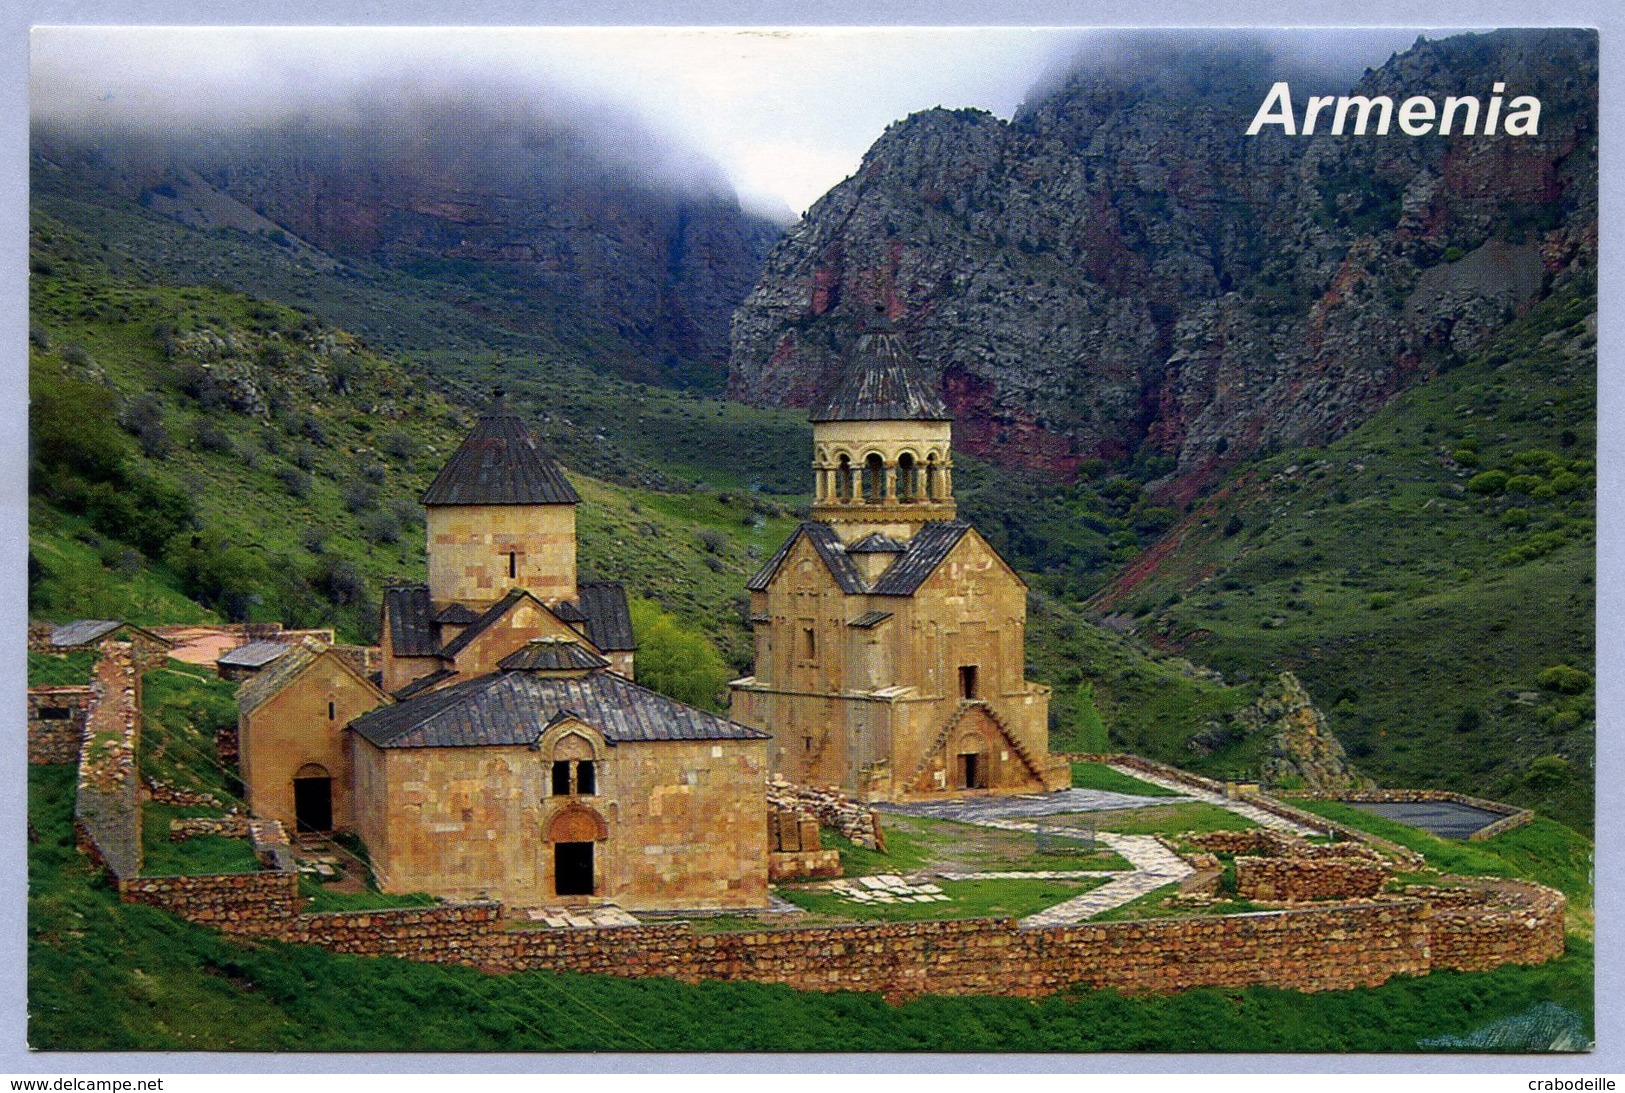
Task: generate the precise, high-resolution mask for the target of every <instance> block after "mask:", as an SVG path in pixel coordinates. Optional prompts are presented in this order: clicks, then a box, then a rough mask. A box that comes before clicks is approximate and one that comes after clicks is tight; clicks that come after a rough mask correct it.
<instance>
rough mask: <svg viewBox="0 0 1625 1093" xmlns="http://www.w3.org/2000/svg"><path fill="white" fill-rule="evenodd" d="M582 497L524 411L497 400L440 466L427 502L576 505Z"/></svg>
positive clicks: (426, 496)
mask: <svg viewBox="0 0 1625 1093" xmlns="http://www.w3.org/2000/svg"><path fill="white" fill-rule="evenodd" d="M580 501H581V498H580V496H579V495H578V494H577V493H576V491H575V489H574V488H573V487H572V486H571V485H570V483H569V482H568V481H567V480H566V479H565V477H564V472H563V471H561V470H560V469H559V465H558V464H557V463H555V462H554V461H553V460H552V459H551V458H549V457H548V456H546V455H543V454H542V452H541V449H539V448H538V447H537V446H536V440H535V438H534V437H532V436H531V435H530V432H529V430H527V429H526V428H525V424H524V422H522V421H521V420H520V419H519V415H518V414H516V413H514V411H512V410H510V409H508V408H507V407H506V406H503V405H497V406H494V407H492V408H491V409H490V410H488V411H486V412H485V413H484V414H481V415H480V420H479V422H478V423H477V424H476V425H475V426H474V431H473V432H471V433H469V434H468V438H467V439H466V440H464V441H463V443H462V446H461V447H459V448H458V449H457V450H456V451H455V452H453V453H452V456H451V459H450V460H448V461H447V462H446V465H445V466H444V467H442V468H441V469H440V474H439V476H438V477H437V478H436V479H435V480H434V482H433V484H431V485H430V486H429V489H428V491H427V492H425V493H424V495H423V503H424V504H425V505H574V504H579V503H580Z"/></svg>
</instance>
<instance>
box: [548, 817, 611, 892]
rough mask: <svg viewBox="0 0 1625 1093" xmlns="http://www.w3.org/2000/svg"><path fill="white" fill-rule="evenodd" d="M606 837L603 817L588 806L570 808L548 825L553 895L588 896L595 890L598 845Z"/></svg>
mask: <svg viewBox="0 0 1625 1093" xmlns="http://www.w3.org/2000/svg"><path fill="white" fill-rule="evenodd" d="M608 836H609V827H608V825H607V824H605V823H604V819H603V817H602V816H600V815H598V813H596V812H594V811H593V810H592V809H590V808H580V807H572V808H567V809H565V810H564V811H563V812H560V813H559V814H558V815H557V816H555V817H553V822H552V823H550V824H548V825H547V844H548V850H549V853H550V854H551V855H552V861H551V862H550V864H551V866H552V871H553V894H554V895H556V896H591V895H596V894H597V892H598V877H597V868H598V863H597V860H596V859H597V854H596V848H597V844H598V843H599V842H601V841H603V840H604V839H605V838H607V837H608Z"/></svg>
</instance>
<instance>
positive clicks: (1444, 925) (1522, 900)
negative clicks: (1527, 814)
mask: <svg viewBox="0 0 1625 1093" xmlns="http://www.w3.org/2000/svg"><path fill="white" fill-rule="evenodd" d="M1452 880H1454V881H1456V882H1458V883H1469V882H1467V881H1464V880H1463V879H1462V878H1452ZM1481 887H1482V888H1483V891H1484V893H1485V898H1484V900H1483V901H1482V902H1472V903H1467V902H1456V901H1449V900H1446V901H1439V902H1430V906H1431V908H1432V914H1431V917H1430V918H1429V920H1428V937H1429V946H1430V949H1431V958H1432V964H1433V966H1434V967H1435V968H1453V969H1455V970H1456V971H1463V972H1481V971H1488V970H1489V969H1491V968H1497V967H1500V966H1501V965H1502V964H1542V963H1545V962H1546V961H1548V960H1555V959H1556V958H1557V957H1559V956H1561V955H1563V915H1564V911H1565V909H1566V907H1567V901H1566V900H1565V899H1564V897H1563V894H1562V893H1561V892H1557V891H1554V890H1552V889H1550V888H1547V887H1545V886H1543V885H1539V884H1529V883H1527V882H1525V881H1497V882H1495V883H1493V884H1483V885H1481Z"/></svg>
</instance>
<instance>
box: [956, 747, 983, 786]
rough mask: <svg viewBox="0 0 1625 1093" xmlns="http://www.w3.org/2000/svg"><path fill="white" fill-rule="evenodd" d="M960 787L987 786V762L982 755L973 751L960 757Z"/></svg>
mask: <svg viewBox="0 0 1625 1093" xmlns="http://www.w3.org/2000/svg"><path fill="white" fill-rule="evenodd" d="M959 788H960V789H986V788H987V764H986V763H984V762H982V757H981V756H980V755H977V754H975V753H971V754H968V755H961V756H960V757H959Z"/></svg>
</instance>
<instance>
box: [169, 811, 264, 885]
mask: <svg viewBox="0 0 1625 1093" xmlns="http://www.w3.org/2000/svg"><path fill="white" fill-rule="evenodd" d="M209 814H210V810H209V809H205V808H185V807H178V806H175V805H161V804H157V803H156V802H153V801H148V802H147V803H146V804H145V805H143V806H141V849H142V863H141V872H142V874H143V875H144V876H150V877H175V876H201V875H205V874H209V873H254V872H258V871H259V867H260V866H259V859H258V858H256V857H255V856H254V848H253V847H251V846H250V845H249V844H248V840H247V839H228V838H224V837H222V836H220V835H202V836H199V837H197V838H192V839H186V840H184V841H182V842H170V841H169V821H170V820H173V819H178V818H180V817H182V816H200V815H209ZM215 814H216V815H217V814H218V813H215Z"/></svg>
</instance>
